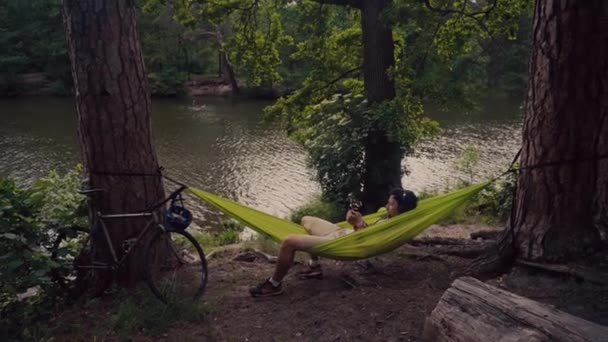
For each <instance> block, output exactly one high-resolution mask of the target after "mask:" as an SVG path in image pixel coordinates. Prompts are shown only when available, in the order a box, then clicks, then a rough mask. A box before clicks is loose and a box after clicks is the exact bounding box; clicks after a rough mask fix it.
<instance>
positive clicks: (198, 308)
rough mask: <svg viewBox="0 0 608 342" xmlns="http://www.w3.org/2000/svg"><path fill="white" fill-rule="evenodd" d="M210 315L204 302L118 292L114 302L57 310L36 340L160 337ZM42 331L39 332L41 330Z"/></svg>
mask: <svg viewBox="0 0 608 342" xmlns="http://www.w3.org/2000/svg"><path fill="white" fill-rule="evenodd" d="M210 312H211V309H210V306H209V305H208V304H206V303H205V302H203V301H202V300H198V301H191V302H188V303H183V304H179V305H165V304H164V303H162V302H161V301H160V300H158V299H157V298H156V297H155V296H154V295H153V294H152V293H151V292H150V290H149V289H148V288H147V287H145V286H142V287H141V288H139V289H137V290H134V291H127V290H124V289H120V290H118V292H117V293H116V294H114V295H113V296H112V297H111V298H108V297H107V296H106V297H102V298H95V299H88V300H86V301H83V302H79V303H77V304H74V305H73V306H69V307H65V308H62V310H58V312H57V314H56V315H55V317H54V318H53V319H51V320H50V321H49V322H48V323H47V325H46V326H43V327H41V328H44V331H45V335H46V336H42V335H38V337H39V338H38V339H37V340H47V339H49V338H52V339H53V340H55V339H57V340H97V339H101V340H106V339H110V340H116V339H117V340H119V341H128V340H132V339H134V338H135V337H136V336H152V337H153V336H158V335H160V334H162V333H164V332H166V331H168V330H170V329H171V328H172V327H175V326H177V325H179V324H180V323H182V322H190V323H192V322H201V321H204V320H205V318H206V317H207V316H208V314H209V313H210ZM39 330H40V329H39Z"/></svg>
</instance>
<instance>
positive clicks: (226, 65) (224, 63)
mask: <svg viewBox="0 0 608 342" xmlns="http://www.w3.org/2000/svg"><path fill="white" fill-rule="evenodd" d="M224 26H225V25H224ZM223 30H225V28H223V27H221V26H219V25H216V26H215V32H216V39H217V43H218V45H219V47H220V70H221V72H220V76H221V77H222V78H223V79H224V81H226V82H228V83H229V84H230V88H231V89H232V94H233V95H238V94H239V93H240V91H241V89H240V88H239V84H238V82H237V81H236V76H235V75H234V68H233V67H232V64H231V63H230V61H229V60H228V55H227V54H226V50H225V46H226V42H225V39H224V32H223Z"/></svg>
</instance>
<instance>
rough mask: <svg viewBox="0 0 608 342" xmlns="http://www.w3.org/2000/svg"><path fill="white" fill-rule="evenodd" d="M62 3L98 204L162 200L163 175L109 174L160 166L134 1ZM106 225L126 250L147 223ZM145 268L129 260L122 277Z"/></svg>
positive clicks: (102, 253)
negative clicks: (98, 191) (98, 190)
mask: <svg viewBox="0 0 608 342" xmlns="http://www.w3.org/2000/svg"><path fill="white" fill-rule="evenodd" d="M63 6H64V21H65V26H66V32H67V39H68V46H69V54H70V59H71V62H72V74H73V77H74V85H75V89H76V108H77V110H78V123H79V127H78V134H79V139H80V145H81V150H82V156H83V160H84V166H85V170H86V172H87V173H88V175H89V177H90V178H89V180H90V186H91V187H92V188H102V189H104V190H106V192H104V193H103V194H102V195H101V196H99V197H97V200H96V201H95V202H94V208H93V209H94V211H100V212H102V213H107V214H110V213H113V214H116V213H127V212H134V211H139V210H142V209H143V208H145V207H147V206H149V205H151V204H153V203H156V202H158V201H160V200H162V198H163V186H162V182H161V179H160V177H158V176H152V177H146V176H118V175H108V174H107V173H142V174H155V173H157V171H158V167H159V165H158V161H157V157H156V153H155V150H154V146H153V143H152V133H151V120H150V97H149V93H148V84H147V80H146V72H145V68H144V61H143V56H142V52H141V47H140V44H139V36H138V34H137V28H136V11H135V5H134V2H133V1H132V0H107V1H105V0H104V1H99V0H79V1H76V0H64V4H63ZM108 228H109V229H110V233H111V235H112V240H113V241H114V244H115V246H117V251H118V253H119V254H120V253H121V252H122V242H123V241H124V240H125V239H127V238H130V237H133V236H135V234H136V233H137V232H138V231H140V230H141V229H142V228H143V222H142V221H141V220H138V219H129V220H114V221H112V222H109V226H108ZM92 236H93V239H94V247H95V252H94V256H95V257H96V258H100V257H106V256H107V255H108V254H107V244H106V243H105V242H104V241H103V240H102V239H101V234H93V235H92ZM131 259H136V258H131ZM139 266H140V263H139V262H138V261H137V260H131V261H130V262H129V263H128V265H127V267H126V268H125V269H124V270H123V272H122V273H121V276H120V279H119V280H122V283H124V284H129V285H131V284H133V283H134V282H135V281H136V280H138V279H139V278H140V268H139Z"/></svg>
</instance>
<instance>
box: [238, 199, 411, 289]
mask: <svg viewBox="0 0 608 342" xmlns="http://www.w3.org/2000/svg"><path fill="white" fill-rule="evenodd" d="M417 204H418V198H417V197H416V195H414V193H413V192H411V191H408V190H403V189H395V190H393V191H391V192H390V194H389V197H388V202H387V203H386V217H384V218H381V219H380V220H378V221H376V222H375V223H378V222H381V221H384V220H386V219H389V218H391V217H393V216H397V215H398V214H401V213H404V212H406V211H409V210H412V209H414V208H416V205H417ZM346 221H347V222H348V223H350V224H351V225H352V226H353V229H343V228H340V227H338V226H336V225H335V224H333V223H331V222H328V221H325V220H323V219H320V218H318V217H313V216H304V217H303V218H302V223H301V224H302V226H304V228H305V229H306V231H307V232H308V235H306V234H293V235H289V236H287V237H286V238H285V240H283V243H282V244H281V249H280V251H279V256H278V260H277V266H276V268H275V270H274V274H273V275H272V277H270V278H268V279H267V280H266V281H264V282H262V283H260V284H259V285H258V286H256V287H253V288H251V289H249V293H250V294H251V296H253V297H267V296H274V295H278V294H281V293H282V292H283V290H282V288H281V281H282V280H283V278H284V277H285V275H287V271H289V268H290V267H291V265H292V263H293V259H294V255H295V252H296V251H304V250H308V249H310V248H312V247H314V246H316V245H319V244H321V243H324V242H327V241H330V240H334V239H337V238H339V237H341V236H344V235H346V234H349V233H352V232H353V231H356V230H359V229H364V228H365V227H367V224H366V223H365V221H363V218H362V216H361V213H359V212H358V211H357V210H353V209H351V210H349V211H348V212H347V213H346ZM297 275H298V277H299V278H301V279H306V278H322V277H323V272H322V270H321V265H320V264H319V261H318V257H316V256H312V255H311V258H310V260H309V262H308V265H307V268H306V269H305V270H303V271H301V272H298V274H297Z"/></svg>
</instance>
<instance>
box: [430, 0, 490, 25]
mask: <svg viewBox="0 0 608 342" xmlns="http://www.w3.org/2000/svg"><path fill="white" fill-rule="evenodd" d="M497 2H498V0H492V4H491V5H490V7H488V9H486V10H483V11H476V12H467V10H466V7H467V4H468V3H469V1H468V0H465V1H464V3H463V4H462V8H461V9H453V8H439V7H433V5H431V0H424V4H425V6H426V8H428V9H429V10H431V11H433V12H438V13H441V14H443V15H451V14H458V15H462V16H465V17H467V18H471V19H473V20H474V21H475V22H476V23H477V25H479V27H481V28H482V29H484V30H485V31H487V30H488V28H487V26H486V24H485V23H484V20H485V19H487V17H488V16H489V15H490V13H491V12H492V11H493V10H494V9H495V8H496V4H497ZM479 15H482V16H481V18H479V17H478V16H479Z"/></svg>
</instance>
